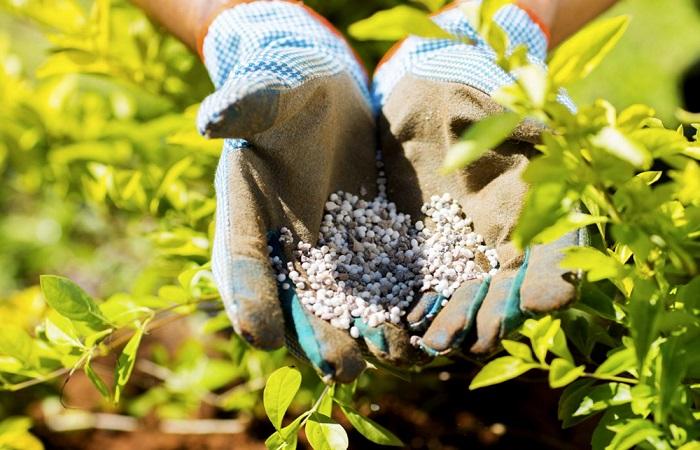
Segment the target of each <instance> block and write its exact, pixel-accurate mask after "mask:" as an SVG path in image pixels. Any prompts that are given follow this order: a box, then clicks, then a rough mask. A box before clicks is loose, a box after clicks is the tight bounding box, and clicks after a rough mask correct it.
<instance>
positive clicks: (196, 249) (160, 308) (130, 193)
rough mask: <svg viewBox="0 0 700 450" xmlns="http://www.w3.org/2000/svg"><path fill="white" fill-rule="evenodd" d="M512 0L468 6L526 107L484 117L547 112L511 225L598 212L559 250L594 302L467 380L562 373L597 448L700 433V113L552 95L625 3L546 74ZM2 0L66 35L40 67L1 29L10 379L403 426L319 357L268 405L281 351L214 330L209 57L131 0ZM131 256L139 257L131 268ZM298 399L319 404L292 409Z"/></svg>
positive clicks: (9, 408) (363, 427) (595, 52)
mask: <svg viewBox="0 0 700 450" xmlns="http://www.w3.org/2000/svg"><path fill="white" fill-rule="evenodd" d="M421 3H423V4H424V5H425V6H426V8H424V9H421V10H420V12H419V10H416V11H415V12H414V13H411V15H410V17H411V20H412V21H413V22H411V23H410V24H409V27H408V28H407V29H401V27H400V26H398V28H397V29H398V31H399V34H401V33H404V32H407V31H409V30H411V31H414V32H415V30H421V29H422V30H426V31H425V33H427V34H428V35H430V33H432V32H433V31H434V28H432V27H430V26H428V25H429V24H427V22H426V19H425V12H423V10H427V9H434V8H436V7H438V6H439V5H440V4H441V3H443V2H440V1H437V2H432V1H424V2H421ZM502 3H504V2H502V1H491V2H489V1H486V2H485V3H484V5H485V6H484V9H482V14H481V15H476V16H474V17H475V18H474V19H473V20H474V21H475V22H478V23H476V24H477V26H478V28H479V29H480V31H481V32H482V33H484V35H485V36H486V37H487V38H488V39H489V40H490V42H491V43H492V44H493V45H494V48H495V49H496V50H497V53H498V55H499V63H500V64H501V65H503V66H504V68H506V69H508V70H512V71H514V72H515V73H517V74H519V81H518V82H517V83H516V84H515V85H513V86H509V87H506V88H504V89H502V90H501V91H500V92H499V93H498V94H497V95H496V99H497V100H498V101H499V102H501V103H502V104H503V105H504V106H506V107H507V108H509V109H510V110H511V112H510V113H505V114H503V115H499V116H494V117H493V118H490V119H488V120H489V122H490V124H492V125H493V124H495V125H496V128H497V129H498V128H503V129H508V128H511V129H512V127H513V126H514V124H515V122H517V121H518V120H522V119H524V118H534V119H537V120H539V121H541V122H543V123H545V124H546V125H547V126H548V127H549V131H548V132H546V133H545V135H544V136H543V143H542V145H540V146H539V147H538V148H539V150H540V151H541V153H542V154H541V155H540V156H538V157H537V158H535V159H534V160H533V161H532V162H531V164H530V165H529V167H528V169H527V171H526V173H525V178H526V180H527V181H528V182H529V183H530V184H531V190H530V193H529V195H528V197H527V201H526V206H525V208H524V210H523V213H522V216H521V219H520V222H519V225H518V228H517V230H516V235H515V238H516V241H517V242H518V243H519V245H520V246H522V247H526V246H528V245H531V244H536V243H543V242H548V241H551V240H553V239H556V238H557V237H559V236H561V235H562V234H564V233H566V232H570V231H572V230H575V229H577V228H580V227H582V226H590V227H594V230H595V239H594V243H593V245H592V246H590V247H585V248H575V249H570V250H568V251H567V256H566V259H565V261H564V265H565V266H566V267H569V268H572V269H580V270H582V271H585V274H586V275H585V281H584V282H583V284H582V286H581V299H580V301H579V302H578V303H577V304H576V305H575V306H574V307H573V308H571V309H569V310H567V311H563V312H560V313H557V314H553V315H551V316H546V317H543V318H540V319H530V320H528V321H527V322H525V324H524V325H523V326H522V327H521V329H520V330H519V332H518V334H517V335H516V336H514V339H512V340H505V341H503V348H504V351H505V353H507V355H505V356H502V355H496V357H495V358H494V359H492V360H491V361H490V362H488V363H487V364H486V365H485V366H484V367H483V368H482V370H481V372H480V373H479V374H478V375H477V376H476V377H475V378H474V379H473V380H472V382H471V386H470V388H472V389H476V388H481V387H485V386H489V385H493V384H497V383H501V382H504V381H506V380H508V379H511V378H514V377H517V376H519V375H521V374H523V373H525V372H526V371H530V370H541V371H546V372H547V373H548V376H549V382H550V385H551V386H552V388H562V387H565V389H564V390H563V391H562V393H561V401H560V408H559V416H560V419H561V420H562V424H563V426H565V427H568V426H573V425H576V424H578V423H580V422H581V421H583V420H586V419H588V418H590V417H593V416H595V415H598V414H602V417H601V418H600V421H599V423H598V426H597V428H596V431H595V433H594V435H593V436H592V444H593V448H596V449H598V448H611V449H625V448H631V447H634V446H638V447H640V448H658V449H665V448H682V449H684V450H689V449H697V448H698V444H697V440H698V439H699V438H700V425H698V424H699V423H700V420H699V419H700V410H699V403H700V391H699V390H700V382H699V381H698V379H700V354H699V353H698V352H697V350H696V347H695V345H697V343H698V342H700V316H699V314H700V276H698V260H699V259H700V242H699V237H700V166H699V165H698V162H697V161H698V159H700V144H698V142H697V138H698V132H697V126H696V131H695V132H694V133H692V134H694V136H693V137H692V139H690V140H689V139H687V138H686V137H684V132H687V131H689V130H688V129H687V128H683V127H681V128H679V129H678V130H670V129H666V128H664V127H663V125H662V123H661V122H660V121H659V120H658V119H656V118H654V112H653V110H652V109H651V108H649V107H646V106H642V105H635V106H631V107H629V108H627V109H625V110H623V111H620V112H617V111H616V110H615V108H614V107H613V106H612V105H610V104H609V103H607V102H605V101H603V100H599V101H596V102H594V103H593V104H592V105H584V106H581V107H580V108H579V110H578V112H576V113H572V112H570V111H568V110H566V109H565V108H563V107H562V106H561V105H560V104H558V103H557V101H556V94H557V93H558V92H559V89H560V87H562V86H566V85H568V84H569V83H571V82H574V81H576V80H578V79H580V78H583V77H585V76H586V75H587V74H588V73H590V71H591V70H592V69H593V68H594V67H595V66H596V65H597V64H598V63H599V62H600V60H601V59H602V57H603V56H605V54H606V53H608V52H609V51H610V49H611V47H612V46H613V45H614V43H615V42H616V41H617V40H618V39H619V38H620V36H621V35H622V32H623V30H624V28H625V26H626V23H627V20H626V19H625V18H613V19H608V20H605V21H600V22H597V23H595V24H594V25H591V26H590V27H588V28H587V29H586V30H584V31H582V32H581V33H580V34H578V35H577V36H576V37H574V38H573V39H571V40H570V41H569V42H568V43H566V44H564V45H562V46H561V47H560V48H559V49H558V51H557V52H556V53H555V54H554V55H553V56H552V58H551V60H550V71H549V72H548V73H545V72H544V71H542V70H540V69H538V68H536V67H533V66H530V65H528V64H526V62H525V61H524V60H523V59H522V58H520V57H519V56H518V55H521V54H522V53H519V52H514V53H513V54H510V55H507V54H505V53H504V50H503V49H504V48H505V45H504V42H505V41H504V36H503V35H502V32H500V30H499V28H498V27H496V26H493V24H492V23H491V21H490V14H489V7H494V6H495V5H497V4H502ZM0 4H2V5H3V6H4V7H5V9H7V10H8V11H10V12H11V13H12V14H13V15H15V16H17V17H24V18H26V19H28V20H30V21H32V23H34V24H37V25H38V26H39V28H40V29H41V30H42V32H43V33H44V35H45V36H46V38H47V40H48V42H49V44H48V45H50V48H51V52H50V53H49V54H48V56H47V57H46V58H45V60H43V61H42V62H41V63H40V65H39V67H38V69H37V71H36V79H35V78H33V77H32V76H29V75H27V74H26V73H24V72H23V70H22V68H21V64H19V62H20V60H18V59H17V58H16V57H15V56H13V55H12V53H11V52H10V51H9V50H8V47H9V44H8V43H9V38H8V37H5V38H3V39H4V40H2V39H0V60H1V61H2V62H3V64H2V65H1V66H0V95H1V96H2V98H3V99H4V105H3V108H2V109H0V173H2V174H3V181H4V182H3V183H2V184H0V205H1V206H2V209H3V211H8V212H9V213H8V214H4V215H3V217H0V228H1V229H2V230H3V231H4V232H3V233H2V234H0V244H1V245H2V247H3V249H6V250H7V251H4V252H3V256H2V260H3V263H6V265H5V266H6V267H7V268H8V269H7V270H6V271H5V274H3V275H2V276H1V277H0V286H2V287H3V288H7V289H8V290H10V289H17V288H25V289H24V290H18V291H17V292H16V293H15V294H12V295H7V296H5V297H6V298H4V299H3V302H2V303H0V309H1V312H2V317H3V318H4V319H5V322H6V323H5V324H4V326H3V327H2V328H0V387H2V389H3V390H6V391H9V394H8V395H13V393H14V392H16V391H18V390H20V389H28V388H30V387H32V386H36V385H38V384H40V383H45V382H49V386H53V390H49V391H42V392H41V393H37V395H39V396H58V395H59V388H58V386H57V383H55V382H52V381H55V380H58V379H59V377H63V376H65V375H68V374H71V373H73V372H74V371H77V370H82V371H84V373H85V374H86V376H87V377H88V378H89V379H90V380H91V381H92V382H93V384H94V385H95V388H96V389H97V390H98V391H99V392H100V393H101V394H102V395H103V397H104V399H105V404H106V405H107V404H112V405H113V406H111V408H121V410H123V411H126V412H128V413H129V414H132V415H134V416H144V415H147V414H149V413H151V412H155V413H156V414H157V415H158V416H159V417H161V418H178V417H187V416H188V415H189V414H191V413H192V412H193V411H195V410H196V409H197V408H198V407H199V404H200V402H201V401H203V402H205V403H207V404H210V405H211V406H214V407H216V408H219V409H221V410H224V411H232V410H236V411H256V410H257V411H258V412H262V411H261V410H262V408H264V410H265V412H266V413H267V414H268V416H269V417H270V420H271V422H272V424H273V426H274V427H275V430H276V431H275V432H274V434H273V435H272V436H270V438H269V439H268V441H267V443H268V445H270V446H271V447H275V448H280V447H284V446H285V445H286V446H291V447H293V446H294V445H295V444H296V436H297V431H298V430H299V429H300V428H301V427H302V426H304V427H305V429H306V434H307V438H308V439H309V441H310V442H311V443H312V445H314V447H315V448H337V447H344V446H347V436H346V435H345V431H343V429H342V427H340V426H339V425H337V424H336V423H335V422H333V420H332V419H331V418H330V417H331V411H332V409H333V408H334V405H335V407H337V408H338V409H339V410H340V411H341V412H342V413H343V415H344V416H345V417H346V418H347V420H348V421H349V422H350V423H351V424H352V425H353V426H354V427H355V428H356V429H357V430H358V431H360V432H361V433H362V434H364V435H365V436H366V437H368V438H369V439H370V440H372V441H374V442H378V443H382V444H387V445H401V443H400V441H399V440H398V439H397V438H396V437H395V436H394V435H393V434H392V433H391V432H389V431H388V430H386V429H384V428H382V427H381V426H380V425H378V424H376V423H374V422H372V421H370V420H368V419H365V418H363V417H362V416H361V415H360V414H359V413H357V412H356V411H355V409H354V408H353V406H352V395H353V392H354V388H355V387H354V386H326V387H323V388H321V387H320V384H319V382H318V380H316V378H315V376H314V375H313V374H312V373H311V372H309V371H306V372H305V373H304V375H303V377H302V376H300V374H299V372H298V371H297V370H296V369H290V368H286V367H285V368H282V369H279V370H278V371H277V372H274V373H273V374H272V375H271V376H270V378H269V381H268V384H267V386H266V387H265V392H264V395H263V402H262V407H261V406H260V401H259V399H260V395H261V394H262V389H263V386H264V383H265V379H266V378H267V376H268V374H270V373H272V372H273V370H274V369H275V368H277V367H280V366H283V365H284V364H286V362H287V361H288V360H287V359H286V356H285V352H284V351H279V352H273V353H263V352H258V351H254V350H252V349H250V348H249V347H247V346H246V345H245V344H244V343H243V342H242V341H241V340H239V339H238V338H237V337H235V336H231V337H229V335H228V334H226V333H221V332H220V331H221V330H224V329H226V328H228V326H229V324H228V319H227V318H226V315H225V313H224V312H223V311H222V306H221V303H220V300H219V297H218V294H217V292H216V289H215V287H214V285H213V283H212V278H211V272H210V269H209V264H208V258H209V249H210V245H211V236H212V231H213V230H212V215H213V212H214V206H215V205H214V200H213V190H212V187H211V174H213V172H214V166H215V164H216V159H217V157H218V153H219V150H220V143H219V142H208V141H205V140H203V139H201V138H200V137H199V136H198V135H197V134H196V132H195V130H194V126H193V113H194V110H195V109H196V102H197V101H199V99H201V98H202V97H203V96H204V95H205V93H206V92H207V91H208V90H209V89H210V88H211V86H210V83H209V81H208V80H207V77H206V74H205V73H204V71H203V70H202V68H201V66H200V65H199V64H198V63H197V62H196V60H195V59H194V57H193V56H192V55H190V54H189V53H188V52H187V51H186V50H185V49H184V48H183V47H182V46H181V45H180V44H179V43H177V42H175V41H174V40H173V39H172V38H169V37H165V36H164V35H163V34H161V33H160V32H159V31H158V30H155V29H154V28H153V27H152V25H151V24H150V23H149V22H148V21H146V20H145V19H144V18H143V16H142V15H140V14H139V13H138V12H136V11H135V10H134V9H133V8H131V7H129V6H127V5H124V4H122V3H120V2H113V3H112V4H110V2H109V1H103V0H99V1H96V2H95V3H94V5H93V6H92V8H91V9H90V10H85V9H84V8H83V7H82V6H81V5H82V3H80V2H77V1H71V0H61V1H58V2H52V4H53V5H52V8H50V9H47V8H46V7H45V4H44V2H42V1H39V0H28V1H25V2H21V3H18V2H6V1H3V2H2V3H0ZM18 5H19V6H18ZM387 6H390V4H387ZM329 8H330V7H329ZM393 11H403V13H402V14H404V15H405V12H406V10H405V8H404V9H400V10H393ZM387 14H388V15H387ZM391 14H392V13H386V14H384V15H383V16H374V17H373V18H370V19H368V21H365V22H363V23H361V24H360V25H356V26H354V27H353V29H354V30H353V31H354V32H355V33H358V36H359V35H360V34H362V35H363V36H362V37H372V35H373V33H374V32H376V28H377V27H381V31H383V32H385V31H386V29H387V28H386V27H387V24H390V23H391V21H392V20H395V17H394V18H392V15H391ZM477 16H478V17H477ZM379 19H381V20H379ZM394 23H396V22H394ZM421 23H422V24H423V25H425V26H421ZM373 30H374V31H373ZM498 42H500V44H497V43H498ZM382 45H383V46H385V44H382ZM365 48H366V49H373V48H375V47H372V46H371V45H368V46H366V47H365ZM377 48H379V47H377ZM678 116H679V120H681V121H684V122H700V118H698V117H695V116H693V115H690V114H687V113H679V115H678ZM516 119H517V120H516ZM493 128H494V127H476V128H474V129H472V132H471V133H470V134H469V135H468V136H465V138H466V139H469V140H471V142H470V145H467V146H465V145H461V146H458V147H455V148H454V150H453V151H452V152H451V153H450V155H449V157H448V160H447V161H446V166H445V170H455V169H458V168H459V167H461V166H463V165H465V164H468V163H469V162H471V161H473V160H475V159H476V158H478V157H479V155H480V154H481V152H483V151H485V150H487V148H486V147H484V145H482V143H483V142H491V141H493V140H494V139H502V136H504V135H505V133H502V131H503V130H500V131H501V133H499V135H501V136H500V138H499V137H497V136H493V135H484V134H483V133H489V130H490V129H493ZM38 162H40V163H38ZM582 211H585V212H582ZM37 216H38V218H37ZM144 236H146V238H144ZM134 243H136V245H134ZM94 247H97V248H98V251H97V252H95V251H94V250H93V249H94ZM122 254H128V255H129V257H124V258H123V259H120V256H121V255H122ZM137 259H138V260H140V261H142V262H141V263H139V264H137V265H136V266H134V267H130V266H131V265H133V261H134V260H137ZM67 262H69V263H68V264H67ZM47 268H54V269H55V270H54V272H56V273H62V274H66V275H70V277H71V278H73V279H76V280H79V282H80V284H81V285H82V286H83V287H84V288H85V289H86V290H88V291H90V292H92V293H93V294H94V295H89V294H87V293H86V292H85V290H83V289H82V288H80V287H78V285H77V284H75V283H74V282H72V281H70V280H69V279H68V278H65V277H62V276H44V277H42V279H41V287H40V288H38V287H31V285H32V282H31V280H33V279H36V278H35V277H36V275H37V272H38V271H40V270H46V269H47ZM115 273H122V274H123V275H121V276H119V277H116V276H114V275H113V274H115ZM96 280H97V281H96ZM27 286H29V287H27ZM39 289H40V290H41V292H40V290H39ZM114 292H118V293H116V294H114ZM94 297H98V298H100V300H95V299H94ZM175 320H179V321H182V323H183V330H184V331H186V333H183V334H185V335H187V336H186V339H185V340H184V342H183V344H182V345H181V346H180V348H179V350H178V351H177V352H175V353H174V354H170V353H169V352H167V351H165V349H163V348H162V347H158V346H156V347H154V348H150V349H148V351H147V352H146V350H144V349H141V351H140V352H139V344H140V343H141V342H142V339H143V337H144V336H146V335H148V334H149V333H150V332H151V331H153V330H156V329H158V328H159V327H160V326H162V325H164V324H167V323H170V322H172V321H175ZM694 344H695V345H694ZM109 354H116V356H117V358H116V361H115V362H114V364H113V366H111V367H109V372H110V373H111V375H110V373H107V372H105V371H104V370H97V369H96V367H97V365H96V364H95V362H96V361H98V360H100V359H101V358H102V357H103V356H105V355H109ZM103 364H104V363H100V367H101V368H104V367H103ZM135 367H136V368H137V369H139V370H141V371H144V372H147V373H149V374H150V375H151V376H153V377H155V378H156V379H158V380H159V383H158V384H156V385H155V386H154V387H151V388H150V389H148V390H146V391H145V392H143V393H140V394H138V395H132V394H130V393H129V391H128V389H127V390H125V388H128V384H127V382H128V380H129V378H130V375H131V374H132V372H133V370H134V368H135ZM300 386H301V390H299V389H300ZM465 389H467V386H465ZM315 392H316V393H319V394H318V395H314V393H315ZM295 395H296V396H295ZM455 395H456V394H455ZM294 399H296V402H297V403H299V404H305V403H306V404H309V403H310V404H312V405H313V406H312V407H311V409H310V410H308V411H307V412H306V413H303V414H301V415H299V416H298V417H297V418H296V420H294V421H293V422H291V423H290V424H289V425H287V426H286V427H282V418H283V416H284V415H285V413H286V411H287V409H288V407H289V405H290V403H291V402H293V400H294ZM118 402H120V404H119V405H115V404H116V403H118ZM18 406H19V405H16V404H13V402H12V401H11V397H7V398H2V397H0V408H2V409H1V411H2V413H3V414H4V415H8V416H9V415H14V414H23V413H24V412H23V411H21V410H17V408H18ZM297 410H298V408H297ZM28 429H29V422H28V421H27V420H26V419H22V418H17V417H13V418H8V419H6V420H5V421H3V422H1V423H0V446H2V445H5V446H8V447H9V448H13V447H12V446H11V442H17V441H11V439H22V440H23V442H26V445H27V446H34V447H33V448H38V447H37V445H39V444H38V443H37V442H36V440H35V439H34V438H33V437H32V436H31V435H30V434H28V432H27V430H28ZM6 442H8V443H7V444H6ZM3 448H4V447H3Z"/></svg>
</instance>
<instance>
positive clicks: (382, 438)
mask: <svg viewBox="0 0 700 450" xmlns="http://www.w3.org/2000/svg"><path fill="white" fill-rule="evenodd" d="M340 409H341V410H342V411H343V414H345V417H346V418H347V419H348V421H349V422H350V423H351V424H352V426H353V427H354V428H355V429H356V430H357V431H358V432H359V433H360V434H361V435H362V436H364V437H366V438H367V439H369V440H370V441H372V442H374V443H376V444H379V445H392V446H396V447H403V446H404V445H405V444H404V443H403V442H401V440H400V439H399V438H398V437H396V436H395V435H394V434H393V433H392V432H391V431H389V430H387V429H386V428H384V427H383V426H381V425H379V424H378V423H377V422H375V421H373V420H372V419H370V418H369V417H364V416H362V415H361V414H360V413H359V412H357V411H356V410H355V409H354V408H352V407H350V406H347V405H341V407H340Z"/></svg>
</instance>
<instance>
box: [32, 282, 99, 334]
mask: <svg viewBox="0 0 700 450" xmlns="http://www.w3.org/2000/svg"><path fill="white" fill-rule="evenodd" d="M40 283H41V291H42V292H43V294H44V298H46V302H47V303H48V304H49V306H51V307H52V308H53V309H55V310H56V312H58V313H59V314H61V315H62V316H64V317H66V318H68V319H71V320H77V321H80V322H84V323H86V324H87V325H88V326H90V328H92V329H94V330H103V329H105V328H108V323H107V320H106V319H105V318H104V316H103V315H102V312H100V309H99V308H98V306H97V304H96V303H95V302H94V301H93V300H92V298H90V296H89V295H87V294H86V293H85V291H83V290H82V289H81V288H80V286H78V285H77V284H75V283H73V282H72V281H71V280H69V279H68V278H65V277H60V276H56V275H42V276H41V277H40Z"/></svg>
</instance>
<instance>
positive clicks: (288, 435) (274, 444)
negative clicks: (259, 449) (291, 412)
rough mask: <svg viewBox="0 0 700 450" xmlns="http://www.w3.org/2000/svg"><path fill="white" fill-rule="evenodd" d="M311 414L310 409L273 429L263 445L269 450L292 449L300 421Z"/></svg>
mask: <svg viewBox="0 0 700 450" xmlns="http://www.w3.org/2000/svg"><path fill="white" fill-rule="evenodd" d="M309 414H311V412H310V411H307V412H305V413H304V414H302V415H300V416H299V417H297V418H296V419H294V421H293V422H292V423H290V424H289V425H287V426H286V427H284V428H282V429H281V430H279V431H275V432H274V433H272V434H271V435H270V437H268V438H267V439H266V440H265V447H267V448H269V449H271V450H282V449H285V450H294V449H296V448H297V440H298V433H299V430H300V429H301V422H302V421H303V420H304V419H305V418H306V417H307V416H308V415H309Z"/></svg>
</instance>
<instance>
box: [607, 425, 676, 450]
mask: <svg viewBox="0 0 700 450" xmlns="http://www.w3.org/2000/svg"><path fill="white" fill-rule="evenodd" d="M613 431H615V437H613V439H612V441H611V442H610V445H608V446H607V447H605V449H606V450H627V449H629V448H632V447H634V446H635V445H637V444H641V443H642V442H644V441H646V440H647V439H648V438H650V437H656V436H661V435H662V434H663V433H662V432H661V430H659V429H658V428H656V425H654V424H653V423H652V422H649V421H648V420H644V419H632V420H629V421H627V422H626V423H625V424H624V425H622V426H619V427H618V426H615V427H614V428H613Z"/></svg>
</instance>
